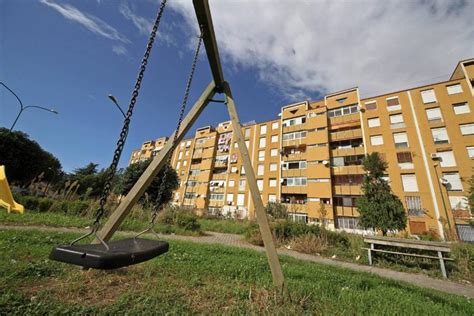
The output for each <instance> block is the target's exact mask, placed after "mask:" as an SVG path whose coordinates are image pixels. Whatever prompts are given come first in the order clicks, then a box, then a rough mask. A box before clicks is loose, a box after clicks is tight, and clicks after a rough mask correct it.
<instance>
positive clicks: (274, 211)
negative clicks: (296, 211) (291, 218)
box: [265, 202, 288, 219]
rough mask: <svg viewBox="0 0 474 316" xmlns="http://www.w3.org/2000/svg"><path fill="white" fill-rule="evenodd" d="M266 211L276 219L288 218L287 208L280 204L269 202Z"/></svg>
mask: <svg viewBox="0 0 474 316" xmlns="http://www.w3.org/2000/svg"><path fill="white" fill-rule="evenodd" d="M265 211H266V212H267V214H268V215H270V216H271V217H273V218H274V219H286V218H287V217H288V211H287V209H286V206H285V205H284V204H281V203H278V202H268V204H267V206H266V207H265Z"/></svg>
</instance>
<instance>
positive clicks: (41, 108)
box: [0, 81, 59, 132]
mask: <svg viewBox="0 0 474 316" xmlns="http://www.w3.org/2000/svg"><path fill="white" fill-rule="evenodd" d="M0 84H1V85H2V86H4V87H5V89H7V90H8V91H10V93H11V94H13V95H14V96H15V98H16V99H17V100H18V103H20V112H18V115H17V116H16V118H15V121H14V122H13V125H12V127H10V132H11V131H12V130H13V128H14V127H15V124H16V122H17V121H18V119H19V118H20V116H21V113H23V111H25V110H26V109H30V108H36V109H40V110H43V111H47V112H51V113H54V114H59V113H58V111H56V110H54V109H48V108H45V107H42V106H37V105H28V106H23V102H21V99H20V98H19V97H18V95H17V94H16V93H15V92H13V90H12V89H10V88H9V87H8V86H7V85H6V84H4V83H3V82H1V81H0Z"/></svg>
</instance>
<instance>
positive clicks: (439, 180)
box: [432, 158, 452, 235]
mask: <svg viewBox="0 0 474 316" xmlns="http://www.w3.org/2000/svg"><path fill="white" fill-rule="evenodd" d="M432 159H433V160H434V162H435V163H434V169H435V173H436V179H438V181H437V182H438V188H439V194H440V195H441V201H442V202H443V209H444V214H445V216H446V221H447V223H448V229H449V233H450V234H451V235H452V229H451V221H450V220H449V215H448V209H447V208H446V202H445V200H444V194H443V189H442V186H445V184H444V183H441V180H442V179H443V178H440V176H439V174H438V168H437V167H438V164H439V161H441V158H432ZM441 184H442V186H441Z"/></svg>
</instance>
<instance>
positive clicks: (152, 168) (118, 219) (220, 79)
mask: <svg viewBox="0 0 474 316" xmlns="http://www.w3.org/2000/svg"><path fill="white" fill-rule="evenodd" d="M193 5H194V10H195V13H196V17H197V20H198V23H199V25H200V27H201V30H202V37H203V42H204V46H205V48H206V54H207V58H208V61H209V65H210V67H211V72H212V76H213V80H212V81H211V82H210V83H209V85H208V86H207V87H206V88H205V89H204V91H203V92H202V94H201V96H200V97H199V98H198V100H197V101H196V103H195V104H194V105H193V107H192V108H191V110H190V111H189V112H188V113H187V115H186V117H185V118H184V120H183V122H182V125H181V128H180V129H179V130H176V131H174V133H173V134H172V135H171V136H170V138H169V139H173V138H174V137H175V134H176V133H178V135H177V138H176V141H177V143H179V142H180V141H181V140H182V139H183V138H184V136H185V135H186V133H187V132H188V131H189V129H190V128H191V127H192V126H193V124H194V122H195V121H196V120H197V118H198V117H199V115H200V114H201V112H202V111H203V110H204V109H205V108H206V106H207V105H208V104H209V103H210V102H215V101H214V100H213V99H212V98H213V97H214V95H216V94H224V96H225V99H226V102H224V103H225V104H226V106H227V111H228V112H229V117H230V120H231V122H232V129H233V132H234V133H235V137H236V141H237V145H238V148H239V150H240V154H241V157H242V161H243V165H244V169H245V174H246V177H247V180H248V184H249V188H250V193H251V197H252V200H253V203H254V206H255V213H256V217H257V223H258V225H259V228H260V233H261V235H262V239H263V243H264V247H265V251H266V255H267V259H268V263H269V266H270V270H271V273H272V277H273V283H274V285H275V286H276V287H277V288H279V289H283V287H284V277H283V272H282V269H281V265H280V262H279V259H278V255H277V252H276V248H275V244H274V241H273V236H272V233H271V231H270V226H269V224H268V220H267V217H266V212H265V208H264V205H263V201H262V198H261V196H260V192H259V189H258V186H257V181H256V178H255V173H254V169H253V167H252V163H251V160H250V155H249V152H248V149H247V146H246V145H245V139H244V136H243V134H242V128H241V124H240V121H239V116H238V114H237V110H236V107H235V102H234V98H233V96H232V91H231V88H230V85H229V83H228V82H226V81H225V79H224V74H223V72H222V66H221V61H220V57H219V50H218V47H217V41H216V37H215V33H214V26H213V23H212V17H211V12H210V8H209V0H193ZM172 145H173V144H172V142H167V143H166V145H165V146H164V148H163V149H162V150H161V151H160V152H159V154H158V155H157V156H156V157H155V158H154V159H153V160H152V162H151V163H150V165H149V166H148V168H147V169H146V170H145V171H144V172H143V174H142V175H141V176H140V178H139V179H138V180H137V182H136V183H135V184H134V185H133V187H132V188H131V189H130V191H129V192H128V194H127V195H126V196H125V197H124V198H123V199H122V200H121V202H120V204H119V205H118V207H117V208H116V209H115V211H114V212H113V213H112V214H111V216H110V217H109V219H108V220H107V222H106V223H105V224H104V225H103V227H102V229H101V230H100V231H99V232H98V237H99V238H101V239H103V240H105V241H108V240H109V239H110V238H111V237H112V236H113V234H114V233H115V232H116V231H117V229H118V228H119V226H120V224H121V223H122V222H123V221H124V219H125V218H126V217H127V215H128V214H129V213H130V211H131V209H132V208H133V206H134V205H135V204H136V203H137V202H138V200H139V199H140V197H141V196H142V195H143V194H144V193H145V191H146V189H147V188H148V187H149V186H150V184H151V182H152V181H153V179H154V178H155V176H156V175H157V174H158V172H159V171H160V170H161V169H162V168H163V167H164V165H165V164H166V162H167V160H168V158H169V155H172Z"/></svg>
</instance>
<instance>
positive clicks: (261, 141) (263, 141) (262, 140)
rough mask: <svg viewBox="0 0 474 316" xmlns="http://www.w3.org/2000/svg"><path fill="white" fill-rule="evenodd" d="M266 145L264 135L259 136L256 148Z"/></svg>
mask: <svg viewBox="0 0 474 316" xmlns="http://www.w3.org/2000/svg"><path fill="white" fill-rule="evenodd" d="M266 145H267V139H266V138H265V137H262V138H260V141H259V142H258V148H265V146H266Z"/></svg>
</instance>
